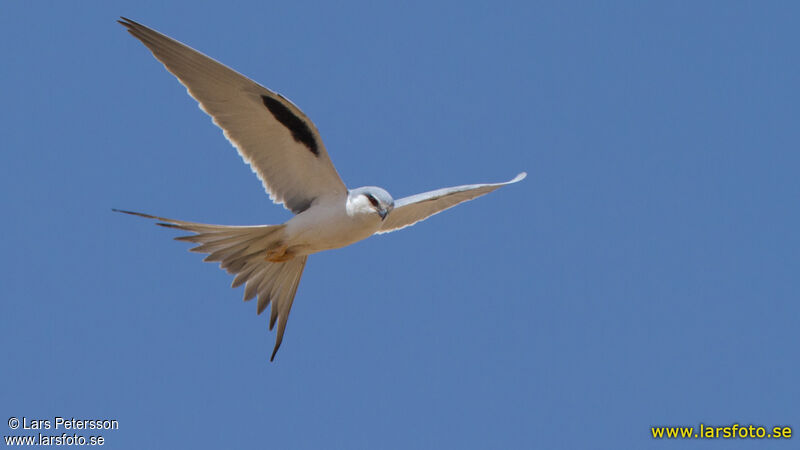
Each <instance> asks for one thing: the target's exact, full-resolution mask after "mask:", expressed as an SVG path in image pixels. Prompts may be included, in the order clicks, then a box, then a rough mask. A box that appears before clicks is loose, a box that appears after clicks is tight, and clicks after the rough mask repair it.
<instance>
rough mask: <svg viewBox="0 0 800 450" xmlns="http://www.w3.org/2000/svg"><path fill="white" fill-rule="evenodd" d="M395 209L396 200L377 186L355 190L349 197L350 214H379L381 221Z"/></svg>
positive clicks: (348, 207) (348, 209)
mask: <svg viewBox="0 0 800 450" xmlns="http://www.w3.org/2000/svg"><path fill="white" fill-rule="evenodd" d="M393 208H394V199H393V198H392V196H391V195H389V193H388V192H386V191H385V190H384V189H381V188H379V187H376V186H365V187H360V188H358V189H353V190H351V191H350V193H349V194H348V195H347V212H348V213H349V214H377V215H378V216H379V217H380V218H381V220H384V219H385V218H386V215H387V214H389V212H390V211H391V210H392V209H393Z"/></svg>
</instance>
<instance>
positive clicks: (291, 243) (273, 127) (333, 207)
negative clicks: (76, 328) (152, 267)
mask: <svg viewBox="0 0 800 450" xmlns="http://www.w3.org/2000/svg"><path fill="white" fill-rule="evenodd" d="M119 23H120V24H122V25H124V26H125V27H126V28H127V29H128V32H130V33H131V34H132V35H133V36H134V37H135V38H137V39H139V40H140V41H141V42H142V43H143V44H144V45H145V46H147V48H149V49H150V51H151V52H153V55H154V56H155V57H156V59H158V60H159V61H161V63H162V64H164V67H166V68H167V70H168V71H170V72H171V73H172V74H173V75H175V77H177V78H178V80H179V81H180V82H181V83H182V84H183V85H184V86H186V89H187V91H188V92H189V95H191V96H192V97H193V98H194V99H195V100H197V101H198V103H199V104H200V107H201V108H202V109H203V111H205V112H206V113H207V114H208V115H210V116H211V117H212V119H213V120H214V123H215V124H217V125H218V126H219V127H220V128H222V131H223V133H224V134H225V137H226V138H228V140H229V141H230V142H231V143H232V144H233V146H234V147H236V149H237V150H238V152H239V154H240V155H241V156H242V159H244V160H245V162H247V163H248V164H249V165H250V167H251V168H252V169H253V171H254V172H255V173H256V174H257V175H258V178H259V179H260V180H261V183H262V184H263V185H264V189H265V190H266V191H267V193H268V194H269V196H270V198H271V199H272V200H273V201H275V202H276V203H278V204H283V205H284V206H285V207H286V208H287V209H289V210H290V211H292V212H293V213H294V214H295V216H294V217H293V218H292V219H290V220H289V221H288V222H286V223H284V224H282V225H258V226H228V225H210V224H202V223H194V222H186V221H182V220H174V219H167V218H164V217H157V216H152V215H149V214H142V213H137V212H132V211H120V210H115V211H119V212H123V213H127V214H133V215H137V216H142V217H146V218H149V219H155V220H158V221H160V222H159V223H158V225H161V226H165V227H169V228H177V229H179V230H184V231H188V232H190V233H192V234H191V235H188V236H181V237H179V238H177V239H179V240H184V241H188V242H193V243H195V244H198V245H197V246H195V247H193V248H192V249H191V250H192V251H195V252H200V253H207V254H208V256H207V257H206V258H205V261H213V262H219V263H220V267H221V268H223V269H225V270H227V271H228V273H230V274H233V275H235V278H234V280H233V284H232V287H237V286H241V285H244V286H245V289H244V300H245V301H247V300H251V299H253V298H257V299H258V301H257V303H258V313H259V314H261V313H262V312H263V311H264V310H265V309H266V308H267V306H269V305H270V304H271V305H272V308H271V311H270V319H269V328H270V330H271V329H272V328H273V327H274V326H275V325H276V324H277V325H278V330H277V337H276V341H275V347H274V349H273V351H272V355H271V357H270V360H274V359H275V354H276V353H277V351H278V348H280V345H281V342H282V341H283V334H284V332H285V330H286V321H287V320H288V318H289V311H290V310H291V308H292V302H293V301H294V297H295V293H296V292H297V286H298V284H299V283H300V277H301V275H302V274H303V269H304V268H305V265H306V261H307V259H308V255H310V254H312V253H317V252H320V251H323V250H330V249H334V248H340V247H344V246H347V245H350V244H352V243H354V242H358V241H360V240H362V239H366V238H368V237H369V236H372V235H373V234H379V233H387V232H390V231H394V230H399V229H401V228H405V227H408V226H411V225H413V224H415V223H417V222H419V221H422V220H425V219H426V218H428V217H430V216H432V215H434V214H437V213H439V212H442V211H444V210H445V209H448V208H452V207H453V206H456V205H458V204H459V203H462V202H465V201H467V200H472V199H474V198H476V197H479V196H481V195H485V194H488V193H489V192H492V191H494V190H495V189H498V188H500V187H502V186H504V185H506V184H510V183H516V182H518V181H520V180H522V179H523V178H525V173H524V172H523V173H520V174H519V175H517V176H516V177H515V178H514V179H512V180H510V181H508V182H505V183H494V184H472V185H465V186H456V187H450V188H443V189H438V190H435V191H430V192H425V193H422V194H416V195H412V196H409V197H405V198H401V199H399V200H397V201H395V200H394V199H392V196H391V195H389V193H388V192H386V191H385V190H383V189H381V188H379V187H374V186H367V187H361V188H357V189H352V190H348V189H347V187H346V186H345V184H344V182H343V181H342V179H341V178H340V177H339V174H338V173H337V172H336V168H335V167H334V166H333V163H332V162H331V160H330V157H329V156H328V151H327V150H326V149H325V145H324V144H323V143H322V139H321V138H320V136H319V132H318V131H317V128H316V127H315V126H314V124H313V123H312V122H311V120H310V119H309V118H308V117H306V115H305V114H303V112H302V111H300V109H299V108H297V106H295V105H294V104H293V103H292V102H290V101H289V100H287V99H286V98H284V97H283V96H281V95H280V94H278V93H275V92H272V91H270V90H269V89H267V88H265V87H263V86H261V85H260V84H258V83H256V82H254V81H252V80H250V79H249V78H247V77H245V76H243V75H241V74H239V73H238V72H236V71H234V70H232V69H230V68H228V67H226V66H224V65H222V64H220V63H218V62H217V61H214V60H213V59H211V58H209V57H207V56H205V55H203V54H202V53H200V52H197V51H196V50H193V49H191V48H189V47H187V46H186V45H184V44H181V43H180V42H178V41H176V40H174V39H171V38H169V37H167V36H165V35H163V34H161V33H159V32H157V31H155V30H152V29H150V28H148V27H146V26H144V25H141V24H139V23H136V22H134V21H132V20H130V19H126V18H124V17H123V18H121V20H119Z"/></svg>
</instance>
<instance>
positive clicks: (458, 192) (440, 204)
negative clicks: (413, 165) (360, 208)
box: [377, 172, 527, 234]
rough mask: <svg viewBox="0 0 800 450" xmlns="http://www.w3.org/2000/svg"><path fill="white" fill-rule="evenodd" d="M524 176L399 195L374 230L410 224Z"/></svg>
mask: <svg viewBox="0 0 800 450" xmlns="http://www.w3.org/2000/svg"><path fill="white" fill-rule="evenodd" d="M526 176H527V174H526V173H525V172H522V173H521V174H519V175H517V176H516V177H514V179H513V180H511V181H506V182H505V183H492V184H467V185H464V186H455V187H448V188H442V189H437V190H435V191H430V192H423V193H421V194H416V195H412V196H410V197H404V198H401V199H400V200H397V201H396V202H395V203H394V209H393V210H392V212H390V213H389V215H388V216H387V217H386V220H384V221H383V225H382V226H381V229H380V230H378V231H377V234H381V233H388V232H390V231H395V230H399V229H401V228H405V227H410V226H411V225H414V224H415V223H417V222H420V221H422V220H425V219H427V218H428V217H430V216H432V215H434V214H438V213H440V212H442V211H444V210H445V209H448V208H452V207H453V206H456V205H458V204H459V203H463V202H466V201H467V200H472V199H473V198H476V197H480V196H481V195H486V194H488V193H489V192H492V191H494V190H495V189H498V188H500V187H502V186H505V185H507V184H511V183H516V182H517V181H521V180H522V179H524V178H525V177H526Z"/></svg>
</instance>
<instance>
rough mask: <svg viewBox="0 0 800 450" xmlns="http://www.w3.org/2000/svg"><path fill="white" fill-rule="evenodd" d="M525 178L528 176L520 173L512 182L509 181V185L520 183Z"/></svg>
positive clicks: (526, 173) (525, 173)
mask: <svg viewBox="0 0 800 450" xmlns="http://www.w3.org/2000/svg"><path fill="white" fill-rule="evenodd" d="M527 176H528V172H520V173H519V174H518V175H517V176H515V177H514V179H513V180H511V181H509V183H516V182H517V181H522V180H524V179H525V177H527Z"/></svg>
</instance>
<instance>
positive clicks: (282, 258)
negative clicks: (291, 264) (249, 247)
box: [264, 244, 294, 262]
mask: <svg viewBox="0 0 800 450" xmlns="http://www.w3.org/2000/svg"><path fill="white" fill-rule="evenodd" d="M288 248H289V246H288V245H286V244H281V245H279V246H278V247H275V248H272V249H270V250H267V256H266V257H265V258H264V259H265V260H266V261H269V262H286V261H289V260H290V259H292V258H294V255H291V254H287V253H286V250H287V249H288Z"/></svg>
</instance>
